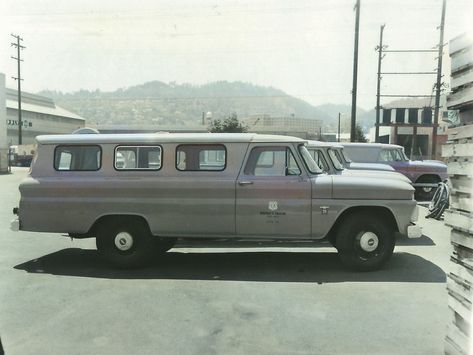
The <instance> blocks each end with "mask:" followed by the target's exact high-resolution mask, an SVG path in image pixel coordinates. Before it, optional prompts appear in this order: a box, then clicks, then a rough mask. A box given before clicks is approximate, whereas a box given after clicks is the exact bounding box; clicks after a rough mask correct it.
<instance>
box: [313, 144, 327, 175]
mask: <svg viewBox="0 0 473 355" xmlns="http://www.w3.org/2000/svg"><path fill="white" fill-rule="evenodd" d="M308 151H309V153H310V155H311V156H312V159H314V161H315V162H316V163H317V165H318V166H320V167H321V168H322V170H323V171H324V172H328V171H329V167H328V163H327V161H326V160H325V158H324V154H323V153H322V151H321V150H319V149H310V148H309V149H308Z"/></svg>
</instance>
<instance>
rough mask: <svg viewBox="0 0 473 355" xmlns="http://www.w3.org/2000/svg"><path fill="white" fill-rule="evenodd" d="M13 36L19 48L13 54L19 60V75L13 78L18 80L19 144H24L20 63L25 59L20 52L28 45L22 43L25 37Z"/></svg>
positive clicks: (13, 43) (16, 46)
mask: <svg viewBox="0 0 473 355" xmlns="http://www.w3.org/2000/svg"><path fill="white" fill-rule="evenodd" d="M11 36H12V37H14V38H15V39H16V43H15V42H12V43H11V45H12V46H13V47H15V48H16V50H17V53H16V57H13V56H12V58H13V59H15V60H16V61H17V65H18V74H17V77H14V76H12V78H13V79H15V80H16V81H17V82H18V145H21V144H22V136H21V129H22V126H23V123H22V120H21V81H22V80H23V79H22V78H21V68H20V63H21V62H22V61H23V59H21V57H20V54H21V50H22V49H25V48H26V47H25V46H22V45H21V44H20V41H23V38H21V37H20V36H19V35H14V34H12V35H11Z"/></svg>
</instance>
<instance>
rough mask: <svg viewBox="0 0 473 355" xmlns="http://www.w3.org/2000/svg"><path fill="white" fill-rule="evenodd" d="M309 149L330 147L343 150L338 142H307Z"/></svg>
mask: <svg viewBox="0 0 473 355" xmlns="http://www.w3.org/2000/svg"><path fill="white" fill-rule="evenodd" d="M307 143H308V145H309V147H311V146H312V147H332V148H343V145H341V144H340V143H338V142H321V141H313V140H311V141H307Z"/></svg>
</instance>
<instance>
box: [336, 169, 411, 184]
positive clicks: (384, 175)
mask: <svg viewBox="0 0 473 355" xmlns="http://www.w3.org/2000/svg"><path fill="white" fill-rule="evenodd" d="M341 175H344V176H358V177H367V178H376V179H391V180H401V181H404V182H407V183H408V184H411V183H412V181H411V180H410V179H409V178H408V177H407V176H405V175H403V174H401V173H398V172H396V171H376V170H350V169H345V170H343V171H342V173H341Z"/></svg>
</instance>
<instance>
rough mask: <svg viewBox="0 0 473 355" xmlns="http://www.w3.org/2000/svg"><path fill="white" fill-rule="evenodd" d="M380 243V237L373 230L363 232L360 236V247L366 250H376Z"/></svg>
mask: <svg viewBox="0 0 473 355" xmlns="http://www.w3.org/2000/svg"><path fill="white" fill-rule="evenodd" d="M378 244H379V239H378V236H377V235H376V234H374V233H373V232H363V234H362V235H361V238H360V247H361V249H363V250H364V251H367V252H372V251H374V250H376V248H377V247H378Z"/></svg>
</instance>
